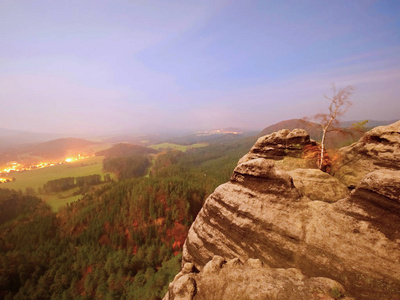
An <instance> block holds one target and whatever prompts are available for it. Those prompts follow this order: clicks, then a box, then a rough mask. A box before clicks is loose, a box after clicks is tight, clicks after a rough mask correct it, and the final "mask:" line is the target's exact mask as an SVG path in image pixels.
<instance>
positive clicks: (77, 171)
mask: <svg viewBox="0 0 400 300" xmlns="http://www.w3.org/2000/svg"><path fill="white" fill-rule="evenodd" d="M103 159H104V156H93V157H89V158H86V159H84V160H78V161H73V162H70V163H64V164H62V165H56V166H51V167H46V168H42V169H36V170H30V171H24V172H15V173H12V175H11V176H12V177H14V178H15V179H16V180H15V181H13V182H6V183H2V184H1V185H0V188H7V189H14V190H21V191H23V192H25V190H26V188H33V189H34V190H35V193H36V194H37V195H38V196H39V197H41V198H42V199H43V200H44V201H45V202H46V203H47V204H49V205H50V206H51V208H52V209H53V211H58V209H59V208H60V207H62V206H64V205H66V204H67V203H71V202H73V201H76V200H78V199H79V198H80V197H82V195H74V194H75V192H76V191H77V190H78V189H77V188H74V189H71V190H68V191H65V192H60V193H51V194H40V193H39V188H41V187H42V186H43V184H45V183H46V182H47V181H49V180H53V179H58V178H64V177H79V176H87V175H93V174H100V175H101V176H104V175H105V174H106V173H105V172H103ZM110 175H111V177H112V176H113V175H112V174H110ZM11 176H10V177H11Z"/></svg>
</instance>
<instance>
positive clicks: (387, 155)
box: [333, 121, 400, 187]
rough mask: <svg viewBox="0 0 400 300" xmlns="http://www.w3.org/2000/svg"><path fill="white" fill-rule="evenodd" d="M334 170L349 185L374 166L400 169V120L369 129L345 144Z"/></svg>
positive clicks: (336, 175)
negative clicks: (351, 142) (347, 144)
mask: <svg viewBox="0 0 400 300" xmlns="http://www.w3.org/2000/svg"><path fill="white" fill-rule="evenodd" d="M339 157H340V159H339V160H338V162H337V163H336V164H335V165H334V167H333V174H334V176H335V177H337V178H338V179H339V180H340V181H342V182H343V183H344V184H345V185H347V186H349V187H355V186H356V185H357V183H358V182H360V180H361V179H362V178H363V177H364V176H365V175H367V174H368V173H370V172H372V171H374V170H380V169H389V170H400V121H398V122H396V123H393V124H391V125H389V126H379V127H376V128H374V129H372V130H371V131H369V132H367V133H366V134H365V135H364V136H363V137H362V138H361V139H360V140H359V141H358V142H357V143H354V144H352V145H350V146H348V147H343V148H341V149H340V151H339Z"/></svg>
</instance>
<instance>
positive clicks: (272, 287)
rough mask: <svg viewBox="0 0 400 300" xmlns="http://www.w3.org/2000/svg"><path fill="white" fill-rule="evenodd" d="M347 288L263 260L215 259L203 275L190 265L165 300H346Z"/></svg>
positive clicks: (219, 257)
mask: <svg viewBox="0 0 400 300" xmlns="http://www.w3.org/2000/svg"><path fill="white" fill-rule="evenodd" d="M345 294H346V292H345V290H344V288H343V286H342V285H341V284H340V283H338V282H336V281H334V280H331V279H329V278H324V277H312V278H308V277H307V276H305V275H304V274H302V273H301V272H300V271H299V270H298V269H293V268H290V269H276V268H270V267H268V266H266V265H263V263H262V262H261V261H260V260H259V259H248V260H247V261H245V262H244V263H242V262H241V261H240V260H239V259H237V258H234V259H231V260H229V261H228V262H226V261H225V259H224V258H222V257H221V256H214V258H213V259H212V260H211V261H209V262H208V263H207V264H206V265H205V267H204V268H203V270H202V271H201V272H199V273H198V272H194V268H193V264H192V263H186V264H185V265H184V267H183V269H182V271H181V272H180V273H179V274H178V275H176V277H175V279H174V281H173V282H172V283H171V284H170V286H169V291H168V293H167V295H166V296H165V297H164V300H192V299H195V300H231V299H246V300H267V299H270V300H272V299H285V300H299V299H308V300H312V299H325V300H331V299H332V300H333V299H344V300H350V299H353V298H349V297H346V296H345Z"/></svg>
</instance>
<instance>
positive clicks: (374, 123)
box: [339, 120, 398, 130]
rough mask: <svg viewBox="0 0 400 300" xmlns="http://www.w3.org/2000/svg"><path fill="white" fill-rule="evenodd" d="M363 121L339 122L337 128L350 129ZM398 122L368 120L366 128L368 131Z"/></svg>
mask: <svg viewBox="0 0 400 300" xmlns="http://www.w3.org/2000/svg"><path fill="white" fill-rule="evenodd" d="M360 121H363V120H355V121H345V122H340V123H339V126H340V127H343V128H347V127H351V126H352V125H353V124H354V123H358V122H360ZM397 121H398V120H391V121H376V120H368V123H367V124H366V128H367V129H368V130H370V129H372V128H375V127H378V126H386V125H389V124H393V123H396V122H397Z"/></svg>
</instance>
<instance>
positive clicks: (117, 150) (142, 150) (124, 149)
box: [96, 143, 157, 157]
mask: <svg viewBox="0 0 400 300" xmlns="http://www.w3.org/2000/svg"><path fill="white" fill-rule="evenodd" d="M150 153H157V151H156V150H154V149H151V148H147V147H143V146H139V145H134V144H129V143H119V144H116V145H114V146H112V147H111V148H108V149H105V150H102V151H98V152H96V155H98V156H106V157H117V156H128V155H133V154H150Z"/></svg>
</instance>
